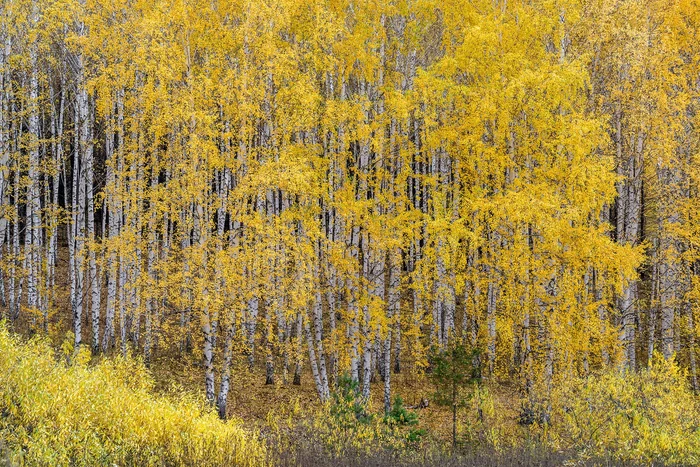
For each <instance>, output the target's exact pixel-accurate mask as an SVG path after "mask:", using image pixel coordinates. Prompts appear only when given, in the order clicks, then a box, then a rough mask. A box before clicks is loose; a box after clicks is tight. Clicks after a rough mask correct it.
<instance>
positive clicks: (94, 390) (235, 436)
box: [0, 325, 266, 466]
mask: <svg viewBox="0 0 700 467" xmlns="http://www.w3.org/2000/svg"><path fill="white" fill-rule="evenodd" d="M152 385H153V383H152V379H151V377H150V375H149V374H148V372H147V370H146V369H145V368H144V367H143V366H142V365H141V364H139V363H138V362H135V361H133V360H128V359H123V358H115V359H107V360H104V361H102V362H100V363H98V364H96V365H95V366H88V365H87V362H86V358H85V356H82V357H81V356H80V354H79V355H78V358H74V359H73V363H72V364H70V365H66V364H64V363H60V362H57V361H56V360H55V359H54V358H53V356H52V350H51V348H50V347H49V345H48V344H47V343H46V342H44V341H42V340H32V341H30V342H27V343H23V342H20V340H19V338H17V337H15V336H12V335H11V334H10V333H9V332H8V330H7V329H6V327H5V326H4V325H0V440H2V445H0V451H4V452H2V455H3V456H4V457H6V458H7V459H9V461H10V462H11V463H12V464H13V465H32V466H41V465H45V466H55V465H74V466H99V465H104V466H112V465H140V466H141V465H143V466H162V465H190V466H229V465H243V466H257V465H265V464H266V451H265V448H264V447H263V445H262V444H261V443H260V441H258V440H257V439H256V438H255V434H254V433H252V432H246V431H245V430H244V429H243V428H242V427H241V426H240V422H238V421H235V420H231V421H228V422H222V421H220V420H219V419H218V418H217V417H216V415H215V414H214V413H213V412H211V411H210V410H207V409H205V408H204V407H203V406H202V405H201V403H198V401H197V400H195V399H194V398H192V397H187V396H181V397H180V398H178V399H177V400H174V399H170V398H167V397H164V396H157V395H154V394H153V393H152Z"/></svg>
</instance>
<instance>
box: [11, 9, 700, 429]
mask: <svg viewBox="0 0 700 467" xmlns="http://www.w3.org/2000/svg"><path fill="white" fill-rule="evenodd" d="M699 28H700V4H699V3H698V1H697V0H672V1H668V0H615V1H608V0H566V1H565V0H530V1H525V0H511V1H509V2H507V1H506V0H473V1H468V2H467V1H462V0H459V1H458V0H440V1H437V0H395V1H385V2H365V1H355V0H325V1H320V0H319V1H312V2H309V1H307V0H274V1H273V0H261V1H248V0H209V1H190V0H148V1H145V0H128V1H112V0H4V2H3V6H2V8H1V9H0V88H1V89H2V92H1V93H0V255H1V257H0V271H1V273H2V277H0V287H1V288H0V297H1V299H2V301H3V305H5V306H4V308H3V310H4V312H5V313H6V315H7V317H8V318H9V320H10V321H13V322H14V321H17V320H20V321H22V322H25V323H28V324H27V325H28V326H30V327H31V328H32V329H33V330H34V331H36V332H46V331H47V329H49V327H50V326H52V323H55V322H57V321H59V320H60V316H66V315H68V313H70V314H71V316H72V319H71V322H72V325H73V333H74V336H75V344H76V345H80V344H86V345H90V346H91V348H92V350H93V352H94V353H100V352H124V353H126V352H127V350H128V349H129V348H132V349H133V350H134V351H136V352H139V353H142V354H143V355H144V358H145V360H146V361H149V359H151V358H153V356H154V355H156V354H158V353H159V352H165V351H179V352H197V353H201V355H202V358H203V368H204V373H205V375H204V376H205V388H206V397H207V399H208V400H209V401H210V402H211V403H212V404H218V407H219V411H220V413H221V414H222V416H225V413H226V401H227V396H228V392H229V387H230V385H231V375H230V373H231V362H232V358H233V357H234V356H235V355H236V354H241V353H243V354H245V355H247V357H248V359H249V364H250V367H251V369H252V368H254V366H255V364H256V362H257V361H258V360H259V361H263V360H264V363H265V373H266V375H265V376H266V379H267V382H268V383H271V382H273V381H274V380H275V379H280V380H282V381H284V382H287V381H288V380H290V381H295V380H296V381H298V379H299V378H300V377H301V374H302V369H303V368H305V367H306V368H310V374H311V375H312V377H313V380H314V381H315V385H316V388H317V390H318V395H319V397H320V398H321V400H327V399H328V398H329V395H330V392H331V391H332V387H333V384H334V382H335V381H337V380H338V378H339V375H341V374H343V373H346V372H347V373H348V375H349V376H350V378H351V379H352V380H354V381H356V382H358V383H359V387H360V388H361V392H362V394H363V395H364V396H365V397H368V396H369V394H370V389H371V387H372V386H371V384H370V383H371V382H372V381H375V380H376V381H377V382H379V381H380V379H381V381H383V387H384V400H385V405H386V407H387V410H388V409H389V407H390V403H391V375H392V372H399V371H401V370H402V368H404V367H409V368H411V369H415V370H417V371H420V370H421V369H424V368H426V367H428V366H429V365H430V362H429V361H428V358H427V356H428V355H429V353H430V352H429V349H431V348H433V349H441V348H445V347H446V346H447V345H449V344H450V343H451V342H453V341H457V340H458V341H460V342H463V343H465V345H469V346H471V347H474V348H480V349H482V350H483V352H481V354H480V355H482V361H481V362H480V365H482V366H483V374H484V377H486V378H492V379H499V380H509V381H512V382H515V383H517V384H518V385H519V387H521V388H522V391H523V394H524V397H525V398H526V399H527V400H528V401H529V403H530V404H532V405H533V406H541V407H544V408H545V410H544V411H545V412H546V405H547V400H548V397H549V395H550V392H551V388H552V385H553V383H554V382H555V381H556V380H557V378H573V377H579V376H581V375H586V374H588V373H589V372H592V371H596V370H597V369H601V368H606V367H613V366H618V365H619V366H620V367H623V368H624V367H626V368H629V369H631V370H634V369H637V368H640V367H644V366H646V365H647V362H648V361H649V360H650V359H651V356H652V353H653V352H654V351H656V350H658V351H660V352H662V354H663V355H664V356H665V357H666V358H671V357H672V356H673V355H675V356H676V358H677V359H678V360H679V361H680V362H681V363H682V364H683V365H687V367H688V368H689V369H690V375H691V377H692V384H693V386H694V387H695V388H696V389H697V376H696V374H697V371H696V351H697V343H696V335H697V325H696V322H697V320H698V318H699V317H698V313H699V312H700V308H698V300H700V286H699V285H700V283H699V282H698V280H699V279H700V270H699V268H698V264H700V263H699V262H698V261H699V260H700V256H698V255H699V253H700V218H699V217H698V214H697V213H698V212H700V197H699V196H698V187H699V182H700V165H699V164H698V161H697V157H698V155H697V154H698V153H697V149H698V133H697V130H696V125H697V119H698V116H697V109H698V98H699V97H700V87H699V83H700V73H699V71H700V70H699V69H698V65H699V62H698V59H699V58H700V53H699V52H700V50H698V49H699V48H700V42H699V41H698V40H697V35H698V30H699ZM66 265H67V266H66ZM62 271H66V276H67V277H63V275H61V274H57V272H62ZM377 377H378V378H377Z"/></svg>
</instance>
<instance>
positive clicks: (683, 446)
mask: <svg viewBox="0 0 700 467" xmlns="http://www.w3.org/2000/svg"><path fill="white" fill-rule="evenodd" d="M549 434H550V435H551V436H552V439H553V441H554V442H555V443H556V444H557V447H559V448H568V449H575V450H577V451H579V452H580V453H581V454H582V456H584V457H612V458H614V459H617V460H619V461H626V462H639V463H645V464H646V463H653V462H655V461H661V462H663V463H664V464H684V465H698V464H699V463H700V404H699V403H698V399H697V397H696V396H695V395H694V394H693V393H692V391H691V390H690V388H689V385H688V383H687V377H686V375H685V374H684V373H683V371H681V370H680V369H679V367H678V365H677V364H675V363H674V362H672V361H665V360H664V359H663V358H662V357H659V356H657V357H656V358H655V359H654V361H653V363H652V364H651V365H650V366H649V368H647V369H644V370H641V371H639V372H636V373H635V372H632V373H624V374H623V373H620V372H618V371H609V372H606V373H604V374H602V375H599V376H595V377H589V378H585V379H578V380H573V381H569V382H563V383H562V384H561V385H559V387H558V388H557V389H556V390H555V391H554V394H553V417H552V425H551V427H550V431H549Z"/></svg>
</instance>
